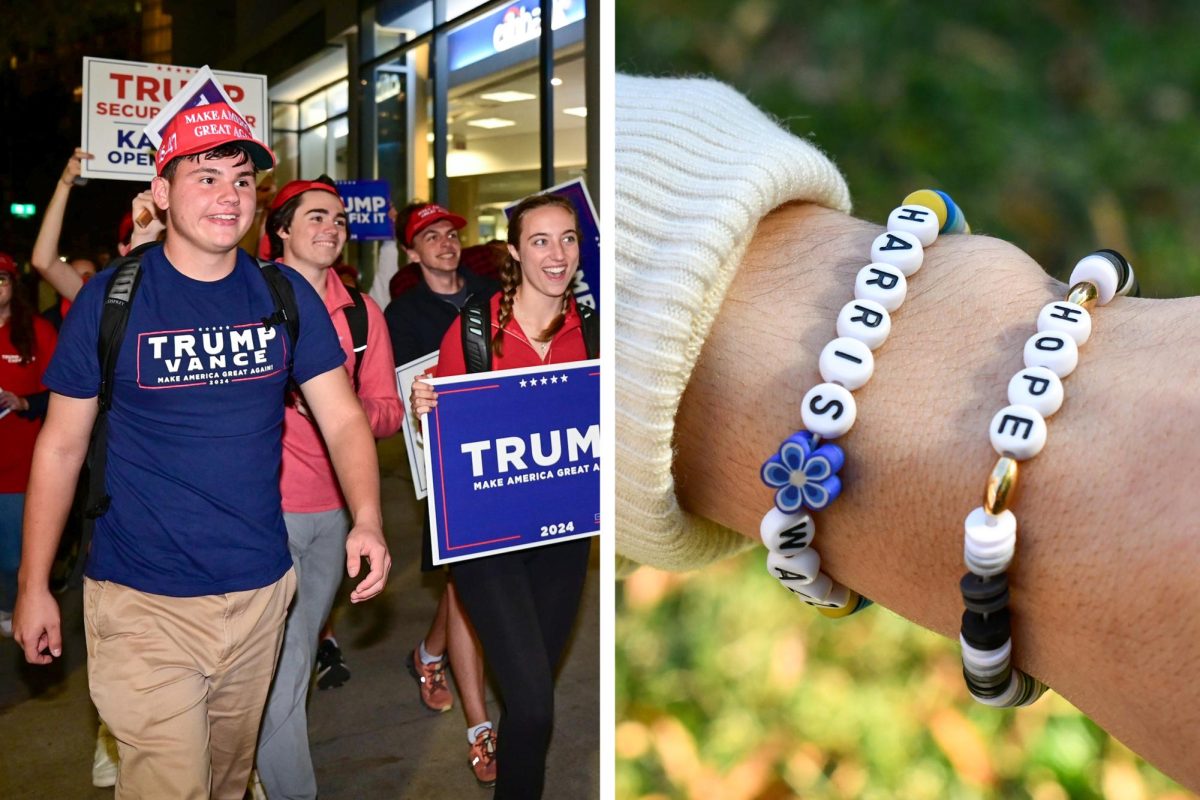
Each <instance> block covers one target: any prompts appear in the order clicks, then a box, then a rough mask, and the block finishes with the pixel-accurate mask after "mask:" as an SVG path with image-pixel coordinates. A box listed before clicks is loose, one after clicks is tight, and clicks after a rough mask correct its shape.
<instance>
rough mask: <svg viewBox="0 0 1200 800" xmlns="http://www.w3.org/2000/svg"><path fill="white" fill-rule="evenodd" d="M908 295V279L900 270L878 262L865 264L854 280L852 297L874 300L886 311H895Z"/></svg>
mask: <svg viewBox="0 0 1200 800" xmlns="http://www.w3.org/2000/svg"><path fill="white" fill-rule="evenodd" d="M907 294H908V279H907V278H905V277H904V273H903V272H901V271H900V268H899V267H897V266H893V265H892V264H887V263H884V262H883V261H880V262H878V263H875V264H867V265H866V266H865V267H863V268H862V269H860V270H859V271H858V277H856V278H855V279H854V296H855V297H856V298H858V299H859V300H874V301H875V302H876V303H879V305H881V306H883V307H884V308H886V309H887V310H888V311H895V310H896V309H897V308H899V307H900V305H901V304H902V303H903V302H904V298H905V296H906V295H907Z"/></svg>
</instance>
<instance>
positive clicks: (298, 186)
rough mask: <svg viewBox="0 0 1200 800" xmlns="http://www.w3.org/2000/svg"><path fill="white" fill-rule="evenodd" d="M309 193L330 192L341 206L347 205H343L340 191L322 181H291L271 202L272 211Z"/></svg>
mask: <svg viewBox="0 0 1200 800" xmlns="http://www.w3.org/2000/svg"><path fill="white" fill-rule="evenodd" d="M308 191H317V192H329V193H330V194H331V195H333V196H334V197H336V198H337V199H338V203H339V204H340V205H343V206H344V205H345V203H342V196H341V195H340V194H338V190H337V189H336V188H335V187H333V186H330V185H329V184H328V183H321V182H320V181H289V182H288V183H287V184H286V185H285V186H284V187H283V188H282V189H280V190H279V192H278V193H277V194H276V195H275V199H274V200H272V201H271V210H272V211H275V210H277V209H278V208H279V207H280V206H282V205H283V204H284V203H286V202H287V201H288V200H291V199H292V198H293V197H295V196H296V195H299V194H304V193H305V192H308Z"/></svg>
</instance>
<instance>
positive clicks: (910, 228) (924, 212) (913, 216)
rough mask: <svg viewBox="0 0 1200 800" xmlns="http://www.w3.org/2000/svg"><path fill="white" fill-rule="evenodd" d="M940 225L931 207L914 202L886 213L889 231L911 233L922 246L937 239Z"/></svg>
mask: <svg viewBox="0 0 1200 800" xmlns="http://www.w3.org/2000/svg"><path fill="white" fill-rule="evenodd" d="M940 227H941V223H940V222H938V218H937V214H935V213H933V209H932V208H926V207H925V206H919V205H917V204H915V203H912V204H909V205H903V206H899V207H898V208H894V209H892V213H891V214H888V221H887V229H888V230H889V231H890V232H892V233H895V232H897V231H905V232H907V233H911V234H913V235H914V236H916V237H917V240H918V241H920V242H921V246H922V247H929V245H931V244H933V243H934V242H936V241H937V237H938V228H940Z"/></svg>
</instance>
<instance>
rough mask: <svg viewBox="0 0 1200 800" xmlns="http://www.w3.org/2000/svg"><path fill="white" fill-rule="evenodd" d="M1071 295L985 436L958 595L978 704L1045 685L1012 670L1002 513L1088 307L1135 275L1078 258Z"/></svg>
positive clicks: (1006, 532) (1041, 318) (1054, 399)
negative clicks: (991, 461)
mask: <svg viewBox="0 0 1200 800" xmlns="http://www.w3.org/2000/svg"><path fill="white" fill-rule="evenodd" d="M1070 285H1071V288H1070V290H1069V291H1068V292H1067V296H1066V299H1065V300H1064V301H1062V302H1053V303H1049V304H1047V305H1046V306H1045V307H1043V308H1042V310H1041V311H1040V312H1039V313H1038V317H1037V331H1038V332H1037V333H1035V334H1034V335H1033V336H1031V337H1030V338H1029V340H1028V341H1027V342H1026V343H1025V352H1024V360H1025V368H1024V369H1022V370H1020V371H1019V372H1017V374H1016V375H1014V376H1013V377H1012V380H1011V381H1009V384H1008V402H1009V403H1010V405H1008V406H1005V407H1004V408H1002V409H1000V410H999V411H998V412H996V415H995V416H994V417H992V422H991V426H990V428H989V429H988V433H989V436H990V438H991V442H992V447H993V449H995V451H996V452H997V453H998V454H999V455H1000V460H999V461H997V462H996V466H995V467H994V468H993V469H992V473H991V475H989V476H988V481H987V488H986V490H985V492H984V500H983V505H982V506H981V507H979V508H976V509H975V510H974V511H972V512H971V513H970V514H968V515H967V519H966V522H965V523H964V529H965V533H964V537H963V559H964V560H965V561H966V564H967V569H968V570H970V571H969V572H968V573H967V574H966V575H964V576H963V578H962V581H961V582H960V584H959V588H960V590H961V591H962V597H963V604H964V605H965V606H966V610H965V611H963V616H962V629H961V633H960V634H959V641H960V643H961V644H962V658H963V678H964V679H965V680H966V683H967V689H968V690H969V691H970V692H971V695H972V696H973V697H974V698H975V699H976V700H978V701H979V702H980V703H983V704H985V705H989V706H995V707H997V708H1007V707H1013V706H1025V705H1029V704H1031V703H1033V702H1034V701H1036V700H1037V699H1038V698H1039V697H1041V696H1042V694H1043V693H1045V691H1046V685H1045V684H1044V683H1042V682H1041V681H1039V680H1037V679H1036V678H1032V677H1030V676H1028V675H1026V674H1025V673H1023V672H1021V671H1020V670H1018V669H1017V668H1016V667H1014V666H1012V635H1011V618H1010V615H1009V611H1008V574H1007V572H1006V570H1007V569H1008V565H1009V563H1010V562H1011V561H1012V557H1013V553H1014V551H1015V549H1016V543H1017V520H1016V517H1015V516H1013V513H1012V511H1011V510H1010V509H1009V506H1010V505H1011V504H1012V500H1013V494H1014V491H1015V489H1016V486H1017V475H1018V469H1017V465H1018V463H1019V462H1021V461H1025V460H1027V459H1030V458H1033V457H1034V456H1036V455H1037V454H1038V453H1039V452H1041V450H1042V447H1044V446H1045V444H1046V417H1049V416H1051V415H1052V414H1054V412H1056V411H1058V409H1059V407H1060V406H1061V405H1062V402H1063V386H1062V379H1063V378H1065V377H1067V376H1068V375H1070V374H1071V372H1072V371H1074V369H1075V365H1076V364H1077V363H1078V361H1079V347H1080V346H1081V345H1082V344H1083V343H1084V342H1086V341H1087V340H1088V337H1089V336H1091V333H1092V319H1091V315H1090V314H1089V313H1088V311H1089V309H1091V308H1092V307H1093V306H1095V305H1096V304H1097V303H1098V304H1099V305H1106V304H1107V303H1108V302H1109V301H1110V300H1112V299H1113V297H1115V296H1117V295H1125V294H1128V293H1129V292H1130V291H1136V285H1137V284H1136V279H1135V278H1134V275H1133V268H1132V267H1131V266H1130V265H1129V262H1128V261H1127V260H1126V259H1125V257H1124V256H1122V255H1121V254H1120V253H1118V252H1116V251H1115V250H1099V251H1097V252H1095V253H1092V254H1090V255H1088V256H1086V257H1085V258H1083V259H1082V260H1081V261H1080V262H1079V263H1078V264H1076V265H1075V269H1074V270H1072V272H1071V284H1070Z"/></svg>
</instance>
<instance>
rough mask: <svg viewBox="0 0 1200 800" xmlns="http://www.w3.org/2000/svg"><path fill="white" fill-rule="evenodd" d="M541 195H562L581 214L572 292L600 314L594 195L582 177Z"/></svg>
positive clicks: (598, 237)
mask: <svg viewBox="0 0 1200 800" xmlns="http://www.w3.org/2000/svg"><path fill="white" fill-rule="evenodd" d="M540 194H561V195H563V196H565V197H566V198H567V199H568V200H570V201H571V203H572V204H573V205H574V206H575V211H576V213H578V214H579V271H578V272H576V273H575V283H574V286H572V287H571V290H572V291H573V292H574V293H575V302H577V303H579V304H580V305H583V306H591V307H592V308H593V309H595V310H596V312H597V313H599V311H600V222H599V219H598V218H597V216H596V207H595V206H594V205H592V196H591V195H590V194H588V190H587V184H585V183H584V182H583V178H576V179H575V180H572V181H567V182H566V183H560V184H558V185H557V186H551V187H550V188H549V189H547V190H546V191H544V192H540ZM516 206H517V204H516V203H513V204H512V205H510V206H508V207H506V208H505V209H504V215H505V216H506V217H508V216H511V215H512V210H513V209H514V208H516Z"/></svg>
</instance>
